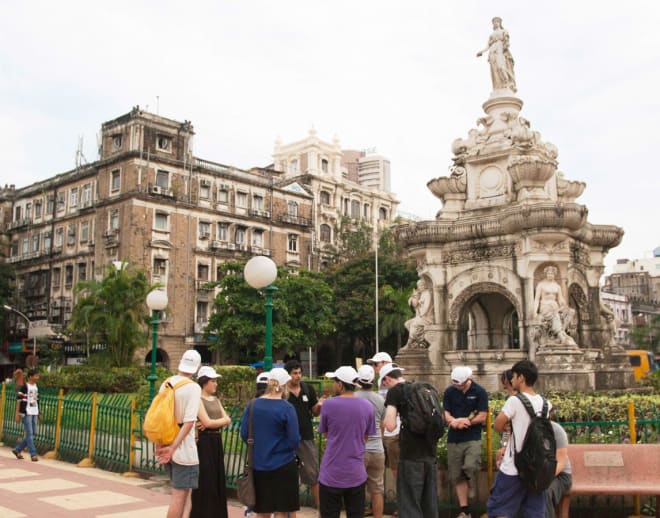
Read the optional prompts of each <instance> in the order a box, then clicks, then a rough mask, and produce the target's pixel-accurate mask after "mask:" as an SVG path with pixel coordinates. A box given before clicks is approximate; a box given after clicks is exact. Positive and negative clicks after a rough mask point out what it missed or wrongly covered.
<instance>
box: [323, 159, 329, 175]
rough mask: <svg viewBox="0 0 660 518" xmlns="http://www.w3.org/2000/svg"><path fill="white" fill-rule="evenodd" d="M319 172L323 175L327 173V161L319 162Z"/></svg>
mask: <svg viewBox="0 0 660 518" xmlns="http://www.w3.org/2000/svg"><path fill="white" fill-rule="evenodd" d="M321 171H322V172H324V173H327V172H328V161H327V160H326V159H325V158H323V159H322V160H321Z"/></svg>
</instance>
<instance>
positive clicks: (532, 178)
mask: <svg viewBox="0 0 660 518" xmlns="http://www.w3.org/2000/svg"><path fill="white" fill-rule="evenodd" d="M508 169H509V174H510V175H511V179H512V180H513V188H514V190H515V191H518V201H523V200H527V199H530V198H533V199H548V198H549V196H548V193H546V192H545V190H544V187H545V184H546V182H547V181H548V180H550V178H552V175H553V174H555V171H556V169H557V162H555V161H554V160H547V159H543V158H539V157H536V156H533V155H517V156H511V157H510V158H509V164H508Z"/></svg>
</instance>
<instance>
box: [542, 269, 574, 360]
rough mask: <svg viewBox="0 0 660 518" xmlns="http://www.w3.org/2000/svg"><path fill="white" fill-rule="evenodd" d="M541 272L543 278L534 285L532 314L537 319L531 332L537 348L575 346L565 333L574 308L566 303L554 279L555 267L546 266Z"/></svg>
mask: <svg viewBox="0 0 660 518" xmlns="http://www.w3.org/2000/svg"><path fill="white" fill-rule="evenodd" d="M543 273H544V274H545V279H543V280H541V281H540V282H539V283H538V284H537V285H536V291H535V296H534V315H535V318H536V321H537V324H536V326H535V331H534V333H533V336H534V341H535V342H536V344H537V346H538V347H539V348H543V347H547V346H554V347H556V346H563V347H569V348H577V345H576V344H575V340H573V339H572V338H571V337H570V336H569V335H568V334H567V333H566V329H567V328H568V327H569V326H570V325H571V323H572V321H573V320H574V318H575V310H573V309H571V308H570V307H569V306H568V305H567V304H566V301H565V300H564V295H563V294H562V291H561V286H560V285H559V283H557V281H555V277H556V276H557V267H555V266H547V267H546V268H544V270H543Z"/></svg>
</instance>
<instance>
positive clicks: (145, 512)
mask: <svg viewBox="0 0 660 518" xmlns="http://www.w3.org/2000/svg"><path fill="white" fill-rule="evenodd" d="M24 456H25V459H24V460H17V459H16V458H15V457H14V455H13V454H12V453H11V450H10V448H9V447H6V446H5V447H1V448H0V518H23V517H30V518H60V517H67V518H135V517H139V518H162V517H164V516H165V514H166V513H167V506H168V504H169V494H168V493H169V486H168V485H167V484H166V483H164V482H163V481H158V480H155V481H154V480H145V479H140V478H128V477H122V476H121V475H119V474H117V473H110V472H107V471H103V470H100V469H97V468H79V467H78V466H76V465H75V464H69V463H67V462H62V461H58V460H48V459H43V458H41V457H40V458H39V462H32V461H31V460H30V457H29V455H27V454H25V455H24ZM227 507H228V509H229V516H230V518H240V517H242V516H243V506H242V505H241V504H240V503H239V502H237V501H235V500H232V501H230V502H228V505H227ZM297 516H298V517H299V518H301V517H304V518H312V517H316V512H315V511H314V510H313V509H309V508H304V509H301V511H300V512H298V514H297Z"/></svg>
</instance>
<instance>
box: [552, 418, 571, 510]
mask: <svg viewBox="0 0 660 518" xmlns="http://www.w3.org/2000/svg"><path fill="white" fill-rule="evenodd" d="M552 431H553V432H554V433H555V442H556V443H557V476H556V477H555V479H554V480H553V481H552V484H550V487H549V488H548V489H546V490H545V518H555V508H556V507H557V505H558V504H559V502H561V499H562V497H563V496H564V495H565V494H566V493H567V492H568V491H569V490H570V489H571V486H572V485H573V476H572V475H571V461H570V459H569V458H568V436H567V435H566V431H565V430H564V429H563V428H562V427H561V425H559V424H557V423H555V422H554V421H552Z"/></svg>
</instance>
